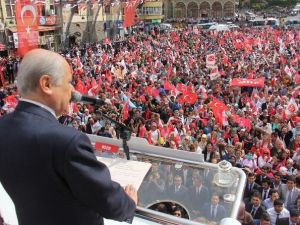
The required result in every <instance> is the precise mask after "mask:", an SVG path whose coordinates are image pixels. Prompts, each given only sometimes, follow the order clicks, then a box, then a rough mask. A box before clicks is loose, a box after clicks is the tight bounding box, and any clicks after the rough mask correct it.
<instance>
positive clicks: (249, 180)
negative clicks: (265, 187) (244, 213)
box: [244, 173, 261, 204]
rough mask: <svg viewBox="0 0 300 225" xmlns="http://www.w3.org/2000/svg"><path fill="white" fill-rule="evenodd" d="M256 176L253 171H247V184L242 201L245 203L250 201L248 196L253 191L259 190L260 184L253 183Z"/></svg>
mask: <svg viewBox="0 0 300 225" xmlns="http://www.w3.org/2000/svg"><path fill="white" fill-rule="evenodd" d="M255 179H256V176H255V174H254V173H249V174H248V176H247V184H246V187H245V192H244V202H245V203H246V204H247V203H248V202H249V201H250V198H251V196H252V194H253V192H255V191H258V192H260V191H261V186H260V185H258V184H257V183H255Z"/></svg>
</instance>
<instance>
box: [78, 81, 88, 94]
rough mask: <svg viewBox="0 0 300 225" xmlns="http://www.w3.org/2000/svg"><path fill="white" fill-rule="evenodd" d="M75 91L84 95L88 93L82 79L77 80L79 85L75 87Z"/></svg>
mask: <svg viewBox="0 0 300 225" xmlns="http://www.w3.org/2000/svg"><path fill="white" fill-rule="evenodd" d="M75 90H76V91H79V92H80V93H81V94H83V95H84V94H86V93H87V88H86V86H85V85H84V83H83V82H82V81H81V80H80V79H78V80H77V83H76V85H75Z"/></svg>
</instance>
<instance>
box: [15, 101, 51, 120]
mask: <svg viewBox="0 0 300 225" xmlns="http://www.w3.org/2000/svg"><path fill="white" fill-rule="evenodd" d="M19 101H22V102H28V103H31V104H34V105H37V106H39V107H41V108H43V109H46V110H47V111H49V112H50V113H51V114H52V115H53V116H54V117H55V118H56V115H55V112H54V110H53V109H51V108H50V107H49V106H46V105H44V104H42V103H40V102H36V101H33V100H30V99H26V98H20V100H19Z"/></svg>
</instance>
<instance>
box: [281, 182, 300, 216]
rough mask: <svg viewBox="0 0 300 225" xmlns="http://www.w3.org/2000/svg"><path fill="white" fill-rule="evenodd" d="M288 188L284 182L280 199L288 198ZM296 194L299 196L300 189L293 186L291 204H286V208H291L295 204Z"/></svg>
mask: <svg viewBox="0 0 300 225" xmlns="http://www.w3.org/2000/svg"><path fill="white" fill-rule="evenodd" d="M287 195H288V189H287V185H286V184H283V185H282V196H281V197H282V200H283V201H284V202H285V201H286V199H287V198H288V196H287ZM298 196H300V189H298V188H296V187H295V188H294V191H293V194H292V199H291V201H292V205H290V206H286V208H287V209H288V210H290V209H291V208H293V207H294V206H295V205H296V201H297V198H298Z"/></svg>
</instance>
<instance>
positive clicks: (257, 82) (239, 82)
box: [230, 77, 265, 87]
mask: <svg viewBox="0 0 300 225" xmlns="http://www.w3.org/2000/svg"><path fill="white" fill-rule="evenodd" d="M230 86H235V87H264V86H265V78H263V77H261V78H257V79H247V78H234V79H232V81H231V84H230Z"/></svg>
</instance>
